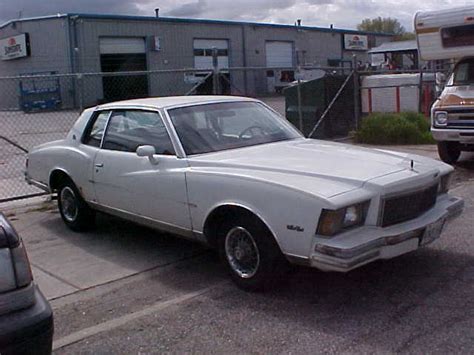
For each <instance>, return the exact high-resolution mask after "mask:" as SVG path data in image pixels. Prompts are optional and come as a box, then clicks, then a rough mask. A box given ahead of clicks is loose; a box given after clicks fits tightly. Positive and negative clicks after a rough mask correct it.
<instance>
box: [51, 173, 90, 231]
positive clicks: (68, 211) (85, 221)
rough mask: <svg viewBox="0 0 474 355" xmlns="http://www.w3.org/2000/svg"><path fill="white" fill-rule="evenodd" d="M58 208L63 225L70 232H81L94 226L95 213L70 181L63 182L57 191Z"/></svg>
mask: <svg viewBox="0 0 474 355" xmlns="http://www.w3.org/2000/svg"><path fill="white" fill-rule="evenodd" d="M58 208H59V213H60V214H61V217H62V219H63V221H64V223H65V224H66V225H67V226H68V227H69V228H70V229H71V230H73V231H75V232H82V231H85V230H87V229H90V228H91V227H93V226H94V222H95V212H94V211H93V210H92V209H91V208H90V207H89V206H88V205H87V203H86V202H85V201H84V199H83V198H82V197H81V195H80V193H79V191H78V190H77V188H76V186H75V185H74V183H73V182H72V181H70V180H66V181H64V182H63V183H62V184H61V186H60V187H59V189H58Z"/></svg>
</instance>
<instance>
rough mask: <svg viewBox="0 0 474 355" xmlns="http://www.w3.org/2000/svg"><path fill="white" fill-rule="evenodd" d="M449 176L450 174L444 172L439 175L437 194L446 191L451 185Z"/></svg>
mask: <svg viewBox="0 0 474 355" xmlns="http://www.w3.org/2000/svg"><path fill="white" fill-rule="evenodd" d="M451 176H452V174H446V175H443V176H441V178H440V180H439V185H438V195H441V194H446V193H448V191H449V186H450V185H451Z"/></svg>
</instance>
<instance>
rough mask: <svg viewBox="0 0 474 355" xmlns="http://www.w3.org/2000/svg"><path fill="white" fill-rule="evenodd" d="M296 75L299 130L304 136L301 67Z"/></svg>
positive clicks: (297, 69)
mask: <svg viewBox="0 0 474 355" xmlns="http://www.w3.org/2000/svg"><path fill="white" fill-rule="evenodd" d="M296 75H297V80H298V84H297V87H296V93H297V96H298V125H299V129H300V131H301V133H303V134H304V131H303V128H304V127H303V108H302V106H301V105H302V103H301V102H302V99H301V67H300V66H298V67H297V68H296Z"/></svg>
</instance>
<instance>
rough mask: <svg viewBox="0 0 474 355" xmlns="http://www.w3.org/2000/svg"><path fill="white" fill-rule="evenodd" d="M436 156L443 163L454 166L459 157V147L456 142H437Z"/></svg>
mask: <svg viewBox="0 0 474 355" xmlns="http://www.w3.org/2000/svg"><path fill="white" fill-rule="evenodd" d="M438 154H439V157H440V158H441V160H442V161H444V162H445V163H448V164H454V163H456V162H457V161H458V159H459V156H460V155H461V145H460V144H459V143H458V142H447V141H444V142H438Z"/></svg>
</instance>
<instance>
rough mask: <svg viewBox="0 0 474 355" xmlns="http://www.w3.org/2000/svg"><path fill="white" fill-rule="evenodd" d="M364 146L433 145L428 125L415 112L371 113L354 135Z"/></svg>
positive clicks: (423, 118)
mask: <svg viewBox="0 0 474 355" xmlns="http://www.w3.org/2000/svg"><path fill="white" fill-rule="evenodd" d="M355 139H356V141H357V142H359V143H366V144H382V145H383V144H434V143H435V141H434V139H433V137H432V136H431V132H430V123H429V122H428V120H427V119H426V118H425V117H424V116H423V115H422V114H419V113H416V112H403V113H400V114H396V113H373V114H371V115H369V116H368V117H366V118H364V119H363V121H362V125H361V127H360V129H359V130H358V131H357V132H356V133H355Z"/></svg>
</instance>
